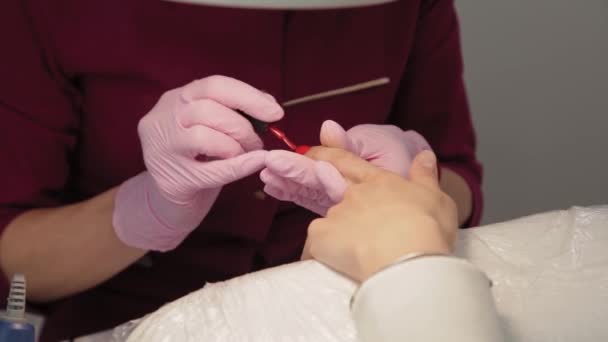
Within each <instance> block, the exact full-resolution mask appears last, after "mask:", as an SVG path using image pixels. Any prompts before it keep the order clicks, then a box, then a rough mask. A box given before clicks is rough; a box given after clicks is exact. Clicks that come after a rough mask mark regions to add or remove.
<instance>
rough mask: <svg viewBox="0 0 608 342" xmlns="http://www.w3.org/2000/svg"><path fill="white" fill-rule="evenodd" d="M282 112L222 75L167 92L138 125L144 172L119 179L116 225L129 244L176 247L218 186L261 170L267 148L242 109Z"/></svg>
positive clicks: (271, 116) (263, 116)
mask: <svg viewBox="0 0 608 342" xmlns="http://www.w3.org/2000/svg"><path fill="white" fill-rule="evenodd" d="M236 109H238V110H241V111H243V112H246V113H248V114H249V115H251V116H252V117H254V118H256V119H259V120H261V121H266V122H274V121H277V120H279V119H281V118H282V117H283V110H282V109H281V106H280V105H279V104H278V103H277V102H276V101H275V100H274V98H272V96H270V95H268V94H265V93H263V92H262V91H260V90H258V89H256V88H254V87H252V86H250V85H248V84H245V83H243V82H241V81H238V80H236V79H233V78H228V77H223V76H211V77H207V78H203V79H200V80H197V81H194V82H192V83H190V84H188V85H186V86H184V87H181V88H177V89H174V90H171V91H168V92H166V93H165V94H164V95H162V96H161V98H160V99H159V101H158V103H157V104H156V106H154V108H152V110H151V111H150V112H149V113H148V114H146V115H145V116H144V117H143V118H142V119H141V121H140V122H139V125H138V132H139V137H140V140H141V145H142V150H143V155H144V161H145V164H146V168H147V171H146V172H143V173H141V174H139V175H138V176H135V177H133V178H131V179H129V180H127V181H126V182H125V183H123V184H122V185H121V186H120V188H119V191H118V194H117V196H116V200H115V209H114V217H113V223H114V229H115V231H116V234H117V236H118V237H119V238H120V239H121V240H122V241H123V242H124V243H125V244H127V245H129V246H132V247H137V248H142V249H148V250H159V251H167V250H171V249H173V248H175V247H176V246H177V245H179V243H181V242H182V241H183V240H184V239H185V238H186V236H187V235H188V234H189V233H190V232H191V231H192V230H193V229H194V228H196V227H197V226H198V225H199V224H200V223H201V221H202V220H203V218H204V217H205V215H207V213H208V212H209V210H210V208H211V206H212V205H213V203H214V201H215V200H216V198H217V196H218V195H219V193H220V190H221V188H222V186H223V185H226V184H228V183H231V182H234V181H236V180H238V179H241V178H243V177H246V176H248V175H251V174H252V173H255V172H257V171H259V170H260V169H262V168H263V166H264V163H265V156H266V153H267V152H266V151H263V150H261V149H262V147H263V144H262V141H261V139H260V137H259V136H258V135H257V134H256V133H255V132H254V130H253V127H252V126H251V124H250V123H249V121H247V119H245V118H244V117H243V116H242V115H240V114H238V113H237V112H236V111H235V110H236Z"/></svg>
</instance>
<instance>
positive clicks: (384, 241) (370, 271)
mask: <svg viewBox="0 0 608 342" xmlns="http://www.w3.org/2000/svg"><path fill="white" fill-rule="evenodd" d="M399 230H402V229H395V230H393V231H399ZM387 231H388V232H390V230H387ZM379 234H381V233H379ZM451 252H452V248H451V245H450V243H449V242H448V241H446V239H445V237H444V235H443V234H442V233H441V231H440V228H439V227H434V228H431V227H425V228H422V229H417V230H416V231H415V232H413V231H410V230H407V229H406V230H405V232H403V233H402V234H394V235H386V236H385V237H383V238H381V239H380V240H373V241H370V242H368V244H367V245H366V247H365V248H364V251H363V253H360V254H361V255H360V257H359V260H361V264H362V267H361V269H362V274H361V277H360V279H359V280H361V281H364V280H365V279H367V278H369V277H371V276H372V275H374V274H375V273H377V272H379V271H380V270H382V269H384V268H386V267H388V266H390V265H392V264H393V263H394V262H395V260H398V259H400V258H402V257H403V256H404V255H417V254H430V255H450V254H451Z"/></svg>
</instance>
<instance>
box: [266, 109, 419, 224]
mask: <svg viewBox="0 0 608 342" xmlns="http://www.w3.org/2000/svg"><path fill="white" fill-rule="evenodd" d="M321 144H322V145H323V146H326V147H335V148H341V149H344V150H347V151H350V152H352V153H353V154H355V155H357V156H359V157H360V158H362V159H365V160H367V161H369V162H371V163H372V164H373V165H374V166H377V167H380V168H382V169H385V170H387V171H391V172H394V173H397V174H399V175H401V176H404V177H405V176H407V174H408V171H409V169H410V165H411V163H412V160H413V158H414V157H415V156H416V155H417V154H418V153H420V152H421V151H423V150H430V149H431V148H430V146H429V144H428V143H427V142H426V140H425V139H424V138H423V137H422V136H421V135H420V134H418V133H416V132H414V131H403V130H401V129H400V128H398V127H396V126H392V125H371V124H366V125H358V126H355V127H353V128H351V129H349V130H348V131H344V129H343V128H342V127H341V126H340V125H339V124H338V123H336V122H334V121H329V120H328V121H325V122H324V123H323V126H322V127H321ZM333 172H334V173H335V174H336V175H339V172H338V171H337V170H334V171H333ZM260 178H261V179H262V181H263V182H264V183H265V184H266V186H265V188H264V191H266V193H268V194H269V195H271V196H273V197H275V198H277V199H279V200H282V201H291V202H294V203H296V204H298V205H300V206H302V207H304V208H307V209H309V210H311V211H313V212H315V213H317V214H319V215H323V216H324V215H325V214H326V213H327V209H328V208H330V207H331V206H333V205H334V204H336V203H337V202H339V201H340V200H341V199H342V196H343V194H344V190H345V189H346V185H347V181H346V180H345V179H344V178H342V177H325V178H323V177H319V176H318V174H317V172H315V163H314V162H313V161H312V160H311V159H310V158H308V157H306V156H302V155H298V154H296V153H292V152H288V151H271V152H269V153H268V155H267V157H266V168H265V169H264V170H263V171H262V173H261V174H260Z"/></svg>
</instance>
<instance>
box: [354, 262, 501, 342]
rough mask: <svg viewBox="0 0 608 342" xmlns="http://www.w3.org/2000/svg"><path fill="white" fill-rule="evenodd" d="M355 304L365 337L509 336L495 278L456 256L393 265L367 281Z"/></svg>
mask: <svg viewBox="0 0 608 342" xmlns="http://www.w3.org/2000/svg"><path fill="white" fill-rule="evenodd" d="M352 308H353V316H354V320H355V324H356V326H357V330H358V334H359V339H360V341H362V342H368V341H408V342H417V341H425V342H428V341H451V342H457V341H463V342H464V341H467V342H476V341H483V342H495V341H503V334H502V330H501V328H500V324H499V320H498V315H497V313H496V309H495V306H494V298H493V297H492V293H491V290H490V281H489V279H488V278H487V277H486V276H485V274H484V273H482V272H481V271H480V270H478V269H477V268H476V267H475V266H473V265H472V264H470V263H469V262H467V261H465V260H463V259H459V258H455V257H448V256H425V257H420V258H416V259H413V260H409V261H406V262H403V263H401V264H397V265H394V266H392V267H389V268H387V269H385V270H383V271H381V272H379V273H377V274H376V275H374V276H373V277H371V278H370V279H368V280H367V281H366V282H364V283H363V285H362V286H361V288H360V289H359V291H358V292H357V294H356V295H355V298H354V301H353V307H352Z"/></svg>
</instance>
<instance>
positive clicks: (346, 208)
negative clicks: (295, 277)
mask: <svg viewBox="0 0 608 342" xmlns="http://www.w3.org/2000/svg"><path fill="white" fill-rule="evenodd" d="M308 155H309V156H310V157H311V158H313V159H316V160H318V162H317V163H316V166H315V170H316V173H317V176H318V177H319V179H320V180H321V182H323V183H328V182H335V178H336V177H342V176H344V177H345V178H346V179H347V180H348V181H349V182H350V183H351V185H350V186H349V187H348V188H347V190H346V192H345V194H344V199H343V200H342V202H340V203H339V204H337V205H336V206H334V207H332V208H331V209H329V211H328V213H327V217H326V218H322V219H317V220H314V221H313V222H312V223H311V224H310V227H309V228H308V239H307V241H306V245H305V247H304V254H303V256H302V258H303V259H307V258H311V257H312V258H314V259H317V260H319V261H320V262H323V263H325V264H327V265H328V266H330V267H332V268H334V269H336V270H337V271H339V272H342V273H344V274H346V275H348V276H350V277H351V278H353V279H355V280H358V281H363V280H365V279H367V278H368V277H369V276H371V275H372V274H374V273H375V272H377V271H379V270H380V269H382V268H383V267H385V266H387V265H389V264H390V263H391V262H393V261H395V260H396V259H398V258H399V257H401V256H403V255H405V254H408V253H413V252H428V253H450V252H451V249H452V246H453V243H454V240H455V237H456V233H457V228H458V222H457V211H456V205H455V203H454V202H453V201H452V199H451V198H450V197H449V196H448V195H446V194H445V193H443V192H442V191H441V189H440V188H439V184H438V181H437V162H436V157H435V155H434V154H433V152H431V151H424V152H421V153H420V154H418V156H417V157H416V158H415V159H414V161H413V162H412V165H411V169H410V171H409V177H408V178H409V180H408V179H406V178H403V177H401V176H399V175H397V174H395V173H392V172H389V171H386V170H382V169H380V168H378V167H375V166H373V165H372V164H370V163H368V162H366V161H364V160H362V159H360V158H359V157H357V156H355V155H353V154H352V153H349V152H347V151H344V150H341V149H335V148H324V147H315V148H313V149H312V150H311V151H310V152H309V153H308ZM328 163H329V164H328ZM330 164H331V165H330ZM332 165H333V167H332ZM336 169H337V170H338V171H339V172H340V173H341V175H340V174H338V173H337V172H336Z"/></svg>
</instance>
